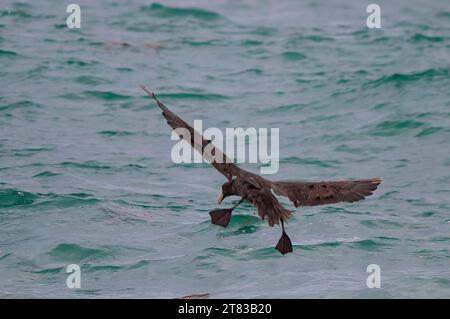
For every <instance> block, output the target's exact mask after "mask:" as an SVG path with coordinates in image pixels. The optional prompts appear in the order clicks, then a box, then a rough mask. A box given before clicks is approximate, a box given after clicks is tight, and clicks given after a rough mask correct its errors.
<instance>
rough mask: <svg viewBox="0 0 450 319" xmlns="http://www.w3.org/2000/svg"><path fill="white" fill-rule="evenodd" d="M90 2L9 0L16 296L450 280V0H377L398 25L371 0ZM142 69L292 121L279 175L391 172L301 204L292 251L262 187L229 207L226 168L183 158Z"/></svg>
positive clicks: (230, 106)
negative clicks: (262, 201) (340, 194)
mask: <svg viewBox="0 0 450 319" xmlns="http://www.w3.org/2000/svg"><path fill="white" fill-rule="evenodd" d="M77 3H78V4H79V5H80V7H81V28H80V29H72V30H70V29H68V28H67V26H66V23H65V20H66V17H67V16H68V13H66V5H67V4H68V3H64V2H61V1H57V0H53V1H28V2H17V1H10V0H2V1H1V5H0V297H3V298H16V297H27V298H28V297H30V298H47V297H62V298H82V297H83V298H106V297H118V298H131V297H138V298H146V297H149V298H177V297H181V296H184V295H190V294H198V293H200V294H201V293H208V294H210V297H211V298H270V297H273V298H311V297H320V298H350V297H351V298H354V297H360V298H401V297H406V298H418V297H425V298H444V297H447V298H449V297H450V152H449V150H450V145H449V144H450V2H448V1H447V0H435V1H417V0H414V1H406V0H405V1H395V2H394V1H385V0H383V1H377V3H378V4H379V5H380V7H381V10H382V11H381V14H382V15H381V17H382V28H381V29H368V28H367V27H366V17H367V15H368V14H367V13H366V7H367V5H368V4H369V3H370V2H369V1H356V0H350V1H344V0H338V1H312V0H309V1H302V2H300V1H294V0H289V1H268V0H266V1H256V0H249V1H223V0H220V1H194V0H193V1H160V2H151V1H143V0H133V1H132V0H129V1H111V0H104V1H95V2H94V1H85V0H83V1H82V0H79V1H77ZM140 84H145V85H147V86H148V87H150V88H151V89H153V90H154V91H155V92H157V93H158V94H159V96H160V98H161V100H162V101H163V102H164V103H166V104H167V105H168V106H169V107H170V108H172V110H174V111H175V112H176V113H177V114H179V115H180V116H181V117H183V118H185V119H186V120H187V121H188V122H190V123H192V121H193V120H194V119H202V120H203V125H204V127H218V128H222V129H224V128H226V127H256V128H258V127H269V128H271V127H278V128H279V129H280V157H281V163H280V170H279V172H278V174H277V175H274V176H270V177H269V178H271V179H306V180H331V179H346V178H368V177H375V176H379V177H381V178H382V179H383V182H382V184H381V185H380V187H379V189H378V190H377V191H376V192H375V194H374V195H373V196H371V197H369V198H368V199H366V200H364V201H361V202H357V203H352V204H335V205H327V206H316V207H308V208H298V209H295V210H294V214H293V218H292V219H291V220H290V221H289V223H288V225H287V231H288V234H289V235H290V237H291V238H292V241H293V244H294V252H293V253H292V254H288V255H285V256H282V255H280V254H279V253H278V252H277V251H276V250H275V249H274V245H275V244H276V242H277V240H278V238H279V236H280V229H279V227H273V228H272V227H268V225H267V224H266V223H264V222H262V221H260V220H259V219H258V218H257V217H256V216H255V215H254V209H253V208H252V207H251V206H250V205H248V204H247V205H243V206H242V207H239V208H238V209H237V210H236V212H235V214H234V217H233V218H232V220H231V224H230V226H229V227H228V228H226V229H222V228H220V227H217V226H214V225H212V224H211V222H210V219H209V215H208V212H209V211H210V210H212V209H215V208H217V204H216V203H215V198H216V196H217V193H218V191H219V189H220V186H221V184H222V183H223V182H224V178H223V177H222V176H221V175H220V174H219V173H217V172H216V171H215V170H214V169H213V168H210V167H209V166H208V165H207V164H201V165H198V164H197V165H196V164H188V165H183V164H174V163H173V162H172V161H171V158H170V151H171V148H172V146H173V145H174V143H175V142H174V141H171V140H170V129H169V127H168V126H167V124H166V123H165V121H164V120H163V118H162V116H161V114H160V112H159V110H158V109H157V108H156V106H155V104H154V103H153V102H152V101H151V100H150V99H149V98H148V96H146V95H145V94H144V93H143V92H142V91H141V90H140V89H139V87H138V86H139V85H140ZM246 167H247V168H249V169H250V170H252V171H254V172H258V171H259V168H260V165H259V164H252V165H250V164H249V165H247V166H246ZM233 202H235V199H227V200H226V201H225V203H224V204H222V205H223V206H225V207H229V206H230V205H231V204H232V203H233ZM282 202H283V204H285V205H286V206H287V207H289V208H290V209H293V206H291V205H290V203H289V202H288V201H286V200H285V199H282ZM69 264H78V265H79V266H80V267H81V288H80V289H69V288H67V286H66V279H67V276H68V274H67V273H66V267H67V265H69ZM369 264H377V265H379V266H380V269H381V288H380V289H369V288H367V286H366V278H367V276H368V275H369V274H368V273H366V268H367V266H368V265H369Z"/></svg>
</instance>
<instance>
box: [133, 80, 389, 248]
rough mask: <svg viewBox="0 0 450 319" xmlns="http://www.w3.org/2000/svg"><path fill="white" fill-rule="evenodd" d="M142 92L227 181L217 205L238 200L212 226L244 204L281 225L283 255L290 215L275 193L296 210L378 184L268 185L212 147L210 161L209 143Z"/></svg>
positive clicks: (357, 195)
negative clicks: (229, 199) (237, 197)
mask: <svg viewBox="0 0 450 319" xmlns="http://www.w3.org/2000/svg"><path fill="white" fill-rule="evenodd" d="M142 89H143V90H144V91H145V92H147V93H148V94H149V95H150V96H151V97H152V98H153V99H154V100H155V101H156V103H157V104H158V106H159V107H160V108H161V110H162V114H163V116H164V117H165V119H166V120H167V123H168V124H169V125H170V126H171V127H172V129H174V130H175V129H177V128H182V129H184V130H187V131H189V133H190V140H189V142H190V143H191V146H192V147H193V148H194V149H195V150H197V151H198V152H200V153H201V154H202V155H203V157H204V158H205V159H206V160H207V161H208V162H210V163H211V164H212V165H213V166H214V167H215V168H216V169H217V170H218V171H219V172H220V173H222V174H223V175H224V176H225V177H226V178H227V180H228V181H227V182H225V183H224V184H223V185H222V192H221V193H220V194H219V197H218V199H217V202H218V204H220V203H221V202H222V200H223V199H224V198H225V197H228V196H232V195H234V196H239V197H240V198H241V200H240V201H239V202H238V203H237V204H236V205H234V206H233V207H232V208H227V209H219V210H214V211H211V212H210V213H209V214H210V216H211V220H212V223H213V224H216V225H220V226H223V227H226V226H227V225H228V223H229V222H230V218H231V212H232V211H233V209H234V208H236V206H238V205H239V204H240V203H242V202H243V201H244V200H247V201H249V202H251V203H252V204H253V206H255V207H256V209H257V210H258V215H259V216H260V217H261V219H262V220H266V219H267V222H268V224H269V225H270V226H273V225H278V224H280V223H281V229H282V235H281V238H280V240H279V241H278V244H277V245H276V247H275V248H276V249H277V250H278V251H279V252H280V253H282V254H283V255H284V254H286V253H289V252H292V243H291V240H290V238H289V236H288V235H287V234H286V232H285V229H284V222H285V221H287V219H288V218H289V217H290V215H291V212H290V211H289V210H287V209H286V208H284V207H283V206H282V205H281V204H280V203H279V202H278V200H277V198H276V197H275V196H274V193H275V195H279V196H285V197H287V198H289V199H290V200H291V201H292V203H293V204H294V206H295V207H299V206H315V205H324V204H332V203H338V202H349V203H351V202H356V201H359V200H361V199H364V198H365V197H366V196H369V195H371V194H372V192H373V191H374V190H375V189H376V188H377V186H378V185H379V184H380V182H381V179H380V178H371V179H363V180H344V181H324V182H308V181H270V180H268V179H265V178H263V177H261V176H259V175H257V174H253V173H251V172H248V171H246V170H244V169H242V168H239V167H238V166H237V165H236V164H234V163H232V162H231V161H230V160H229V159H228V158H227V157H226V155H225V154H223V153H222V151H221V150H220V149H218V148H216V147H215V146H214V145H213V144H212V147H213V148H212V151H211V154H213V155H214V158H209V157H211V156H210V155H208V153H207V152H203V150H204V149H205V147H207V146H208V145H209V144H211V141H210V140H206V139H204V138H203V137H202V136H201V135H200V133H198V132H196V131H195V130H194V129H193V128H192V127H191V126H190V125H188V124H187V123H186V122H184V121H183V120H182V119H180V118H179V117H178V116H176V115H175V114H174V113H173V112H172V111H170V110H169V109H168V108H167V107H166V106H165V105H164V104H163V103H161V102H160V101H159V100H158V99H157V97H156V95H155V94H154V93H153V92H150V91H149V90H147V89H146V88H145V87H144V86H142ZM180 138H184V139H186V138H185V137H183V136H182V135H180ZM199 141H201V142H199ZM220 158H221V159H222V160H221V161H216V160H215V159H220Z"/></svg>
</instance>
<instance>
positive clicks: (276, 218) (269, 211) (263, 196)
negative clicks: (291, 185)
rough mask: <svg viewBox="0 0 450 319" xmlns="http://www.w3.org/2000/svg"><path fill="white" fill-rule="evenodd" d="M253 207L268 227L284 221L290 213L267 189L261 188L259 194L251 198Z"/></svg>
mask: <svg viewBox="0 0 450 319" xmlns="http://www.w3.org/2000/svg"><path fill="white" fill-rule="evenodd" d="M252 204H253V206H255V207H256V209H257V210H258V215H259V216H260V217H261V219H262V220H266V219H267V222H268V224H269V226H273V225H278V224H279V223H280V220H283V221H286V220H287V219H288V218H289V217H290V215H291V212H290V211H289V210H287V209H286V208H284V207H283V206H282V205H281V204H280V202H279V201H278V199H277V198H276V197H275V196H274V195H273V194H272V192H271V191H270V189H269V188H262V189H261V190H260V192H259V194H256V196H253V200H252Z"/></svg>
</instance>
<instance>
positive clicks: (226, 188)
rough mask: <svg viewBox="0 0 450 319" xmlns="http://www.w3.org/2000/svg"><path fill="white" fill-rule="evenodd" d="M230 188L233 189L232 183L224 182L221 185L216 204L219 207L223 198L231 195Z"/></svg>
mask: <svg viewBox="0 0 450 319" xmlns="http://www.w3.org/2000/svg"><path fill="white" fill-rule="evenodd" d="M232 187H233V181H228V182H225V183H224V184H223V185H222V191H221V192H220V194H219V196H218V197H217V204H219V205H220V203H222V201H223V200H224V198H226V197H228V196H230V195H233V193H232Z"/></svg>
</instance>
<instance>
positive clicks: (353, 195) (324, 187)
mask: <svg viewBox="0 0 450 319" xmlns="http://www.w3.org/2000/svg"><path fill="white" fill-rule="evenodd" d="M380 182H381V179H379V178H372V179H364V180H354V181H351V180H348V181H324V182H306V181H278V182H271V188H272V189H273V191H274V192H275V194H277V195H281V196H286V197H288V198H289V199H290V200H291V201H292V203H294V206H295V207H299V206H315V205H324V204H332V203H338V202H350V203H351V202H356V201H358V200H361V199H364V198H365V197H367V196H369V195H371V194H372V192H373V191H374V190H375V189H376V188H377V187H378V185H379V184H380Z"/></svg>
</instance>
